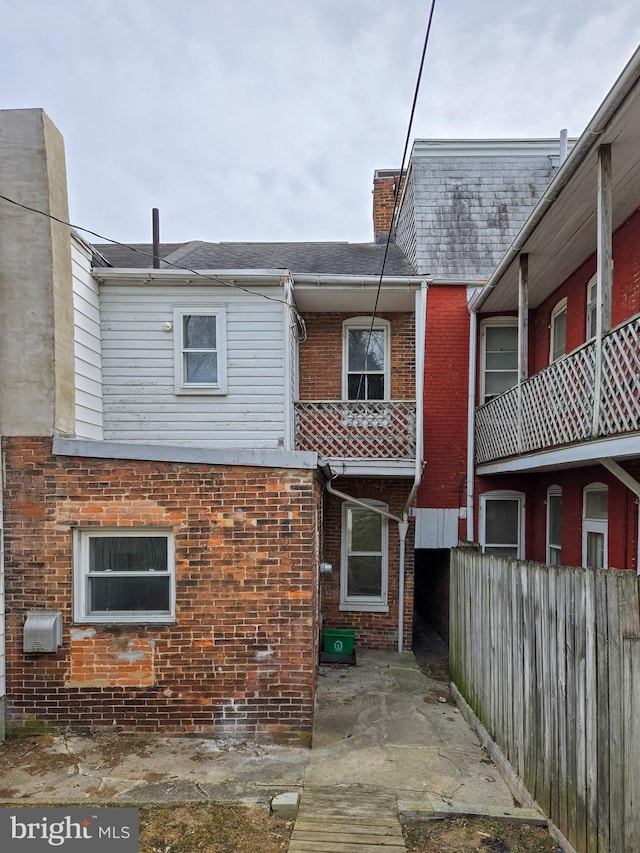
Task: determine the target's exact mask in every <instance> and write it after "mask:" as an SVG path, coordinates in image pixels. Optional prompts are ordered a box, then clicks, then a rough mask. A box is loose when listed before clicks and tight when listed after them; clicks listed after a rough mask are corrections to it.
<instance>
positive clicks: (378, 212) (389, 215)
mask: <svg viewBox="0 0 640 853" xmlns="http://www.w3.org/2000/svg"><path fill="white" fill-rule="evenodd" d="M399 175H400V171H399V170H398V171H397V172H396V173H395V174H391V175H389V174H387V173H380V174H378V173H376V175H375V176H374V178H373V233H374V237H375V240H376V242H381V240H382V239H385V238H386V237H387V234H388V233H389V231H390V230H391V226H392V224H393V211H394V199H395V198H396V197H397V198H398V199H400V193H401V191H402V186H400V187H399V188H398V190H397V193H396V187H397V184H398V177H399ZM402 180H404V178H403V179H402Z"/></svg>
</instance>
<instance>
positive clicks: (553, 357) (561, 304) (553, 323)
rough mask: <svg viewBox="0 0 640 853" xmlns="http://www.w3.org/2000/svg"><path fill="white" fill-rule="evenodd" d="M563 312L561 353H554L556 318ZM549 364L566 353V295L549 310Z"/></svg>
mask: <svg viewBox="0 0 640 853" xmlns="http://www.w3.org/2000/svg"><path fill="white" fill-rule="evenodd" d="M563 314H564V347H563V349H562V352H561V353H558V354H557V355H555V349H556V337H557V326H556V324H557V321H558V318H559V317H561V316H562V315H563ZM549 330H550V331H549V364H553V362H554V361H559V359H561V358H564V356H565V355H566V354H567V297H566V296H565V297H564V298H563V299H561V300H560V302H558V303H557V305H556V306H555V307H554V309H553V311H552V312H551V322H550V324H549Z"/></svg>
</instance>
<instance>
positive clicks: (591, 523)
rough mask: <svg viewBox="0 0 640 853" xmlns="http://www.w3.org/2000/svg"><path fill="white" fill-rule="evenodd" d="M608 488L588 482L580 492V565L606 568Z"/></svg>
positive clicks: (590, 567) (602, 484) (591, 567)
mask: <svg viewBox="0 0 640 853" xmlns="http://www.w3.org/2000/svg"><path fill="white" fill-rule="evenodd" d="M608 527H609V488H608V486H605V484H604V483H590V484H589V485H588V486H585V488H584V490H583V493H582V565H583V566H584V567H585V568H589V569H606V568H608V565H609V562H608V541H607V540H608Z"/></svg>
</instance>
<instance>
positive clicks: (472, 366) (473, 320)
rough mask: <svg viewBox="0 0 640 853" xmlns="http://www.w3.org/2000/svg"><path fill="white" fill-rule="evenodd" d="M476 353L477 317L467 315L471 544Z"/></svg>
mask: <svg viewBox="0 0 640 853" xmlns="http://www.w3.org/2000/svg"><path fill="white" fill-rule="evenodd" d="M477 351H478V315H477V314H476V312H475V311H471V312H470V314H469V377H468V386H469V395H468V398H467V540H468V541H469V542H473V538H474V524H473V503H474V481H475V466H474V456H475V430H474V424H475V411H476V358H477Z"/></svg>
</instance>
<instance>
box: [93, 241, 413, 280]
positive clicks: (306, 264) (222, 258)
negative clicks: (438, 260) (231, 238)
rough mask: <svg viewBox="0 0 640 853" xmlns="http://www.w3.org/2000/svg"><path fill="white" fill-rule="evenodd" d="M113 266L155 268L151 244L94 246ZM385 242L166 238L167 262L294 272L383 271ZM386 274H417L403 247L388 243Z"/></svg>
mask: <svg viewBox="0 0 640 853" xmlns="http://www.w3.org/2000/svg"><path fill="white" fill-rule="evenodd" d="M94 248H95V249H96V250H97V251H98V252H99V253H100V254H101V255H102V256H103V257H104V258H105V260H106V261H107V263H108V264H109V265H110V266H112V267H117V268H127V269H151V267H152V247H151V245H150V244H148V243H133V244H131V247H130V248H129V247H126V246H120V245H113V244H99V245H95V247H94ZM384 253H385V246H384V245H379V244H376V243H338V242H326V243H205V242H203V241H201V240H193V241H191V242H189V243H162V244H161V245H160V249H159V255H160V257H161V258H162V262H161V264H160V266H161V267H162V268H165V269H166V268H173V267H177V268H179V269H195V270H226V269H233V270H252V269H286V270H290V271H291V272H292V273H293V274H294V275H295V274H298V275H304V274H310V275H354V276H358V275H362V276H365V275H379V274H380V272H381V270H382V261H383V258H384ZM384 274H385V275H386V276H415V270H414V268H413V267H412V265H411V263H410V262H409V260H408V259H407V257H406V255H405V254H404V253H403V252H402V250H401V249H400V248H399V247H398V246H396V245H395V244H394V243H392V244H390V245H389V251H388V254H387V260H386V263H385V267H384Z"/></svg>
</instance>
